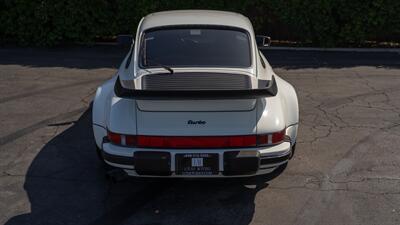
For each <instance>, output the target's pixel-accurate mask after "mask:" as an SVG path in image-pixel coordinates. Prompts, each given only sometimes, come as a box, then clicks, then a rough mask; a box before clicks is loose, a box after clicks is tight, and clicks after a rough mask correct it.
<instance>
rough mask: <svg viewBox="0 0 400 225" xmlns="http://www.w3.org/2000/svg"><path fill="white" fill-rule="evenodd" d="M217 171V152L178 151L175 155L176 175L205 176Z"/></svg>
mask: <svg viewBox="0 0 400 225" xmlns="http://www.w3.org/2000/svg"><path fill="white" fill-rule="evenodd" d="M193 164H194V165H193ZM218 173H219V155H218V154H217V153H179V154H176V155H175V174H177V175H187V176H207V175H217V174H218Z"/></svg>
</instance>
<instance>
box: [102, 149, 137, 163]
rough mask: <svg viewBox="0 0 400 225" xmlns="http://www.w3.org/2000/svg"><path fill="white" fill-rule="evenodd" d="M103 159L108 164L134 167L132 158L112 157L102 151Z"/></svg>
mask: <svg viewBox="0 0 400 225" xmlns="http://www.w3.org/2000/svg"><path fill="white" fill-rule="evenodd" d="M103 157H104V160H106V161H108V162H110V163H115V164H121V165H129V166H133V165H134V163H133V162H134V161H133V160H134V159H133V157H126V156H119V155H112V154H109V153H107V152H105V151H103Z"/></svg>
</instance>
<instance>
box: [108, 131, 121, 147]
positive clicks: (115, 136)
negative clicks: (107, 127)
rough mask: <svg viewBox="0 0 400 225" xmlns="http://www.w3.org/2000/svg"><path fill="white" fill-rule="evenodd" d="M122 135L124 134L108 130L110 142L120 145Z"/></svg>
mask: <svg viewBox="0 0 400 225" xmlns="http://www.w3.org/2000/svg"><path fill="white" fill-rule="evenodd" d="M121 136H122V135H120V134H117V133H113V132H111V131H107V137H108V140H110V142H111V143H113V144H118V145H120V144H121V139H122V137H121Z"/></svg>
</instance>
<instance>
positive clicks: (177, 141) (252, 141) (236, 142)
mask: <svg viewBox="0 0 400 225" xmlns="http://www.w3.org/2000/svg"><path fill="white" fill-rule="evenodd" d="M137 145H138V147H140V148H227V147H231V148H240V147H255V146H256V136H255V135H245V136H211V137H207V136H195V137H190V136H182V137H176V136H175V137H174V136H143V135H139V136H138V138H137Z"/></svg>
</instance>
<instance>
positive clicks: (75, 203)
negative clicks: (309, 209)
mask: <svg viewBox="0 0 400 225" xmlns="http://www.w3.org/2000/svg"><path fill="white" fill-rule="evenodd" d="M61 125H63V124H62V123H61ZM94 146H95V143H94V139H93V133H92V129H91V109H88V110H86V111H85V112H84V113H83V114H82V116H81V117H80V118H79V119H78V120H77V121H75V122H74V124H73V125H72V126H71V127H69V128H68V129H66V130H65V131H63V132H62V133H60V134H59V135H57V136H55V137H54V138H53V139H51V140H50V141H49V142H48V143H47V144H46V145H45V146H44V147H43V148H42V149H41V151H40V152H39V153H38V154H37V156H36V157H35V159H34V160H33V161H32V163H31V165H30V167H29V170H28V172H27V176H26V179H25V183H24V189H25V191H26V194H27V196H28V198H29V202H30V207H31V212H30V213H27V214H22V215H16V216H14V217H13V218H11V219H10V220H9V221H7V223H6V224H7V225H20V224H52V225H54V224H75V225H79V224H93V225H95V224H96V225H97V224H101V225H104V224H233V223H234V224H249V223H250V221H251V220H252V218H253V214H254V210H255V203H254V200H255V196H256V194H257V192H258V191H260V190H262V189H265V188H267V187H268V182H269V181H270V180H271V179H273V178H275V177H276V176H278V175H279V174H280V173H281V172H282V171H283V170H284V168H281V169H279V170H277V171H275V172H273V173H272V174H269V175H267V176H260V177H255V178H248V179H203V180H183V179H138V178H128V179H126V180H124V181H121V182H117V183H114V182H112V181H110V180H108V179H107V178H106V176H105V172H106V171H105V169H104V167H103V165H102V163H101V162H100V161H99V160H98V159H97V156H96V153H95V148H94Z"/></svg>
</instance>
